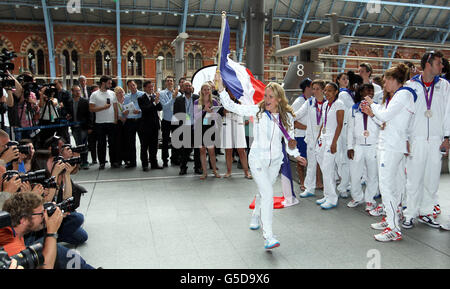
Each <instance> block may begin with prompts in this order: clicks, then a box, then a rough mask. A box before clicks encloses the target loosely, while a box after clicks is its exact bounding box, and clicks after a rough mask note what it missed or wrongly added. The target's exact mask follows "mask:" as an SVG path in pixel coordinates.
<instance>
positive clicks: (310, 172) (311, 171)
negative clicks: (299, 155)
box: [305, 145, 317, 194]
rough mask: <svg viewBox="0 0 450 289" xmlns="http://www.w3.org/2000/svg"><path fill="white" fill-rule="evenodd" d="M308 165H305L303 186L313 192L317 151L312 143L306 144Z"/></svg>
mask: <svg viewBox="0 0 450 289" xmlns="http://www.w3.org/2000/svg"><path fill="white" fill-rule="evenodd" d="M307 148H308V153H307V159H308V165H307V167H306V177H305V188H306V190H307V191H308V192H310V193H313V194H314V191H315V189H316V172H317V156H316V154H317V152H316V149H315V147H314V146H313V145H310V146H307Z"/></svg>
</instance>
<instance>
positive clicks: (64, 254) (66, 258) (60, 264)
mask: <svg viewBox="0 0 450 289" xmlns="http://www.w3.org/2000/svg"><path fill="white" fill-rule="evenodd" d="M36 243H41V244H42V245H44V237H40V238H36V236H35V235H34V233H33V234H30V235H28V236H26V237H25V246H27V247H28V246H30V245H32V244H36ZM54 269H95V268H94V267H92V266H91V265H89V264H88V263H86V261H85V260H84V259H83V257H81V256H80V255H79V254H78V252H77V251H75V250H71V249H69V248H66V247H64V246H63V245H61V244H56V260H55V266H54Z"/></svg>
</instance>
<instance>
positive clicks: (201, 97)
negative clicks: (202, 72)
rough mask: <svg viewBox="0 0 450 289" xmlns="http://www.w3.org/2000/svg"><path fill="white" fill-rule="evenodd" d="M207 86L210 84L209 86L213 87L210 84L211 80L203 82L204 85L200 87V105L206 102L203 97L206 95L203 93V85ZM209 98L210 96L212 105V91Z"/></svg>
mask: <svg viewBox="0 0 450 289" xmlns="http://www.w3.org/2000/svg"><path fill="white" fill-rule="evenodd" d="M205 86H209V88H211V90H212V87H211V84H209V82H205V83H203V85H202V87H200V97H199V98H198V105H200V106H202V105H203V104H204V103H203V98H204V97H205V95H203V87H205ZM208 98H209V103H210V104H211V105H212V93H210V94H209V97H208Z"/></svg>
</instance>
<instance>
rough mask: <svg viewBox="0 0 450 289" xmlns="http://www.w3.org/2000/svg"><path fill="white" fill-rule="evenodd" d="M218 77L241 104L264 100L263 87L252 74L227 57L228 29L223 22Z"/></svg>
mask: <svg viewBox="0 0 450 289" xmlns="http://www.w3.org/2000/svg"><path fill="white" fill-rule="evenodd" d="M221 47H222V50H221V59H220V67H219V69H220V75H221V76H222V81H223V83H224V84H225V86H226V87H227V88H228V89H229V90H230V91H231V93H233V95H234V96H235V97H236V98H237V99H239V100H240V102H241V103H242V104H257V103H259V102H260V101H261V100H263V98H264V89H265V87H266V86H265V85H264V83H262V82H261V81H259V80H257V79H256V78H255V77H254V76H253V74H252V73H251V72H250V70H248V69H247V68H245V67H244V66H242V65H240V64H239V63H236V62H234V61H233V60H231V59H230V58H229V57H228V54H230V27H229V26H228V20H225V29H224V33H223V39H222V44H221Z"/></svg>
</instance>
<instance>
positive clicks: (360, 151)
mask: <svg viewBox="0 0 450 289" xmlns="http://www.w3.org/2000/svg"><path fill="white" fill-rule="evenodd" d="M366 96H370V98H372V99H373V96H374V88H373V85H372V84H363V85H362V86H361V88H360V89H359V91H358V93H357V98H359V99H358V100H359V101H358V102H357V103H356V104H355V105H354V106H353V107H352V110H351V114H350V116H349V122H348V128H347V156H348V158H349V159H350V176H351V195H352V200H351V201H350V202H349V203H348V204H347V206H348V207H350V208H354V207H356V206H358V205H359V204H362V203H364V202H365V203H366V211H370V210H373V209H375V208H376V206H377V203H376V201H375V195H376V194H377V192H378V163H377V145H378V135H379V133H380V126H381V122H379V121H378V120H377V119H376V118H371V117H368V115H367V114H365V113H363V112H362V111H361V106H362V103H365V101H363V102H361V99H364V97H366ZM366 169H367V176H366V190H365V193H363V190H362V185H361V177H362V175H363V172H364V170H366Z"/></svg>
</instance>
